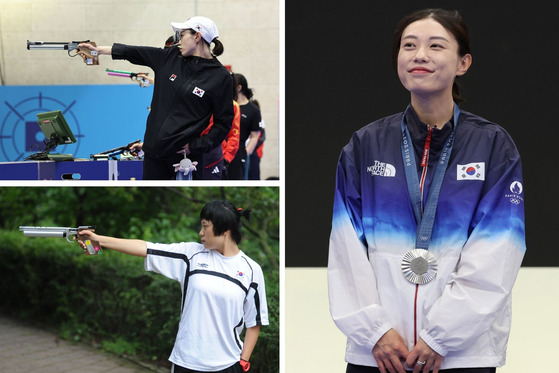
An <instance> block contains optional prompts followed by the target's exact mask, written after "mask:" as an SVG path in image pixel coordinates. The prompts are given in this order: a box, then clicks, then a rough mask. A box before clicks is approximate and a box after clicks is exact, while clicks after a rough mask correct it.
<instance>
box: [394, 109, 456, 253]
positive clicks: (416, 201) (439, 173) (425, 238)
mask: <svg viewBox="0 0 559 373" xmlns="http://www.w3.org/2000/svg"><path fill="white" fill-rule="evenodd" d="M409 108H410V106H409V105H408V107H407V108H406V111H404V115H403V116H402V158H403V160H404V170H405V173H406V183H407V185H408V192H409V194H410V199H411V202H412V207H413V213H414V215H415V220H416V222H417V225H418V226H417V237H416V241H415V247H416V248H417V249H424V250H428V249H429V243H430V242H431V235H432V234H433V225H434V224H435V214H436V212H437V205H438V203H439V193H440V190H441V186H442V184H443V179H444V175H445V173H446V169H447V166H448V162H449V159H450V154H451V152H452V147H453V145H454V135H455V134H456V127H458V118H459V117H460V108H459V107H458V105H456V104H454V127H453V128H452V132H451V133H450V135H449V136H448V139H447V140H446V144H445V146H444V148H443V150H442V152H441V155H440V156H439V161H438V164H437V169H436V170H435V176H434V177H433V182H432V184H431V189H430V190H429V195H428V196H427V202H426V203H425V207H424V208H423V206H422V191H421V187H420V185H419V177H418V175H417V166H416V163H415V152H414V150H413V145H412V142H411V136H410V133H409V130H408V126H407V124H406V113H407V112H408V109H409ZM425 167H426V165H425Z"/></svg>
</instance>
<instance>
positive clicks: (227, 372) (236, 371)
mask: <svg viewBox="0 0 559 373" xmlns="http://www.w3.org/2000/svg"><path fill="white" fill-rule="evenodd" d="M173 373H208V372H199V371H197V370H192V369H188V368H184V367H181V366H180V365H175V364H173ZM212 373H243V368H242V367H241V364H239V363H235V364H233V365H231V366H230V367H229V368H225V369H223V370H219V371H216V372H212Z"/></svg>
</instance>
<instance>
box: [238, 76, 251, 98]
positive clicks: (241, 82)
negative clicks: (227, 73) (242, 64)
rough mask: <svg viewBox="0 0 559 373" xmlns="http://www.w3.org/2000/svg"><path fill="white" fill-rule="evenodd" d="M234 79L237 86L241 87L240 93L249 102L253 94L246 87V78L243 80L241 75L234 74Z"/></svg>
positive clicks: (243, 77)
mask: <svg viewBox="0 0 559 373" xmlns="http://www.w3.org/2000/svg"><path fill="white" fill-rule="evenodd" d="M235 78H236V80H237V84H238V85H240V86H241V87H242V88H241V93H242V94H243V95H245V97H246V98H247V99H249V100H250V99H251V98H252V96H254V92H253V91H252V89H251V88H249V87H248V82H247V78H245V76H244V75H243V74H235Z"/></svg>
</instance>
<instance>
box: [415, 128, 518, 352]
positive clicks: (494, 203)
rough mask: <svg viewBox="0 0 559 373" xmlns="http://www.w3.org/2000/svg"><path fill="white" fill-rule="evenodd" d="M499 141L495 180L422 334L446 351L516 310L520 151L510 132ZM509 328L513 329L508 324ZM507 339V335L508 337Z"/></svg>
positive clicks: (456, 348) (472, 340)
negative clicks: (513, 295) (512, 305)
mask: <svg viewBox="0 0 559 373" xmlns="http://www.w3.org/2000/svg"><path fill="white" fill-rule="evenodd" d="M502 140H504V141H503V143H502V144H499V145H500V146H498V147H496V150H495V151H494V153H498V155H497V154H493V156H492V157H493V158H496V159H494V161H492V163H493V164H494V166H493V167H492V168H490V169H489V171H488V172H486V175H487V176H488V177H490V178H493V180H490V181H489V182H487V180H486V185H488V186H487V188H488V190H487V192H486V193H485V194H484V195H483V198H482V199H481V201H480V202H479V204H478V207H477V210H476V213H475V215H474V218H473V221H472V223H471V226H470V230H471V233H470V235H469V237H468V240H467V242H466V244H465V245H464V247H463V249H462V252H461V255H460V260H459V262H458V264H457V267H456V271H455V272H454V274H453V278H451V279H450V281H449V282H448V284H447V286H446V287H445V289H444V291H443V294H442V296H441V297H440V298H439V299H438V300H437V301H436V302H435V304H434V305H433V306H432V307H431V309H430V311H429V312H428V313H427V317H426V324H424V329H423V330H422V331H421V332H420V336H421V338H422V339H423V340H424V341H425V342H426V343H427V344H428V345H429V346H430V347H431V348H433V349H434V350H435V351H437V352H438V353H439V354H441V355H443V356H444V355H446V354H448V353H449V352H450V351H459V350H463V349H465V348H467V347H468V346H469V345H471V344H472V343H475V342H476V340H477V338H479V337H480V336H481V334H482V333H484V332H486V331H487V330H489V329H490V328H510V316H506V317H505V318H504V319H505V320H507V323H508V325H496V324H495V320H496V319H497V316H499V315H503V312H508V313H510V303H511V291H512V287H513V285H514V282H515V279H516V276H517V274H518V270H519V268H520V264H521V262H522V258H523V256H524V253H525V251H526V244H525V234H524V202H523V186H522V171H521V164H520V156H519V155H518V152H517V151H516V148H515V147H514V145H513V144H512V140H511V141H510V142H509V141H507V137H506V136H505V137H504V138H502ZM507 330H508V329H507ZM504 343H506V341H505V342H504Z"/></svg>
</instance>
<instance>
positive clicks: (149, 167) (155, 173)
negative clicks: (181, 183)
mask: <svg viewBox="0 0 559 373" xmlns="http://www.w3.org/2000/svg"><path fill="white" fill-rule="evenodd" d="M183 158H184V155H182V154H177V155H173V156H171V157H170V158H164V159H155V158H151V157H150V156H148V155H147V154H146V155H145V156H144V164H143V175H142V180H175V177H176V174H175V168H174V167H173V165H174V164H176V163H179V162H180V161H181V159H183ZM189 158H190V157H189ZM191 159H192V158H191Z"/></svg>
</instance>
